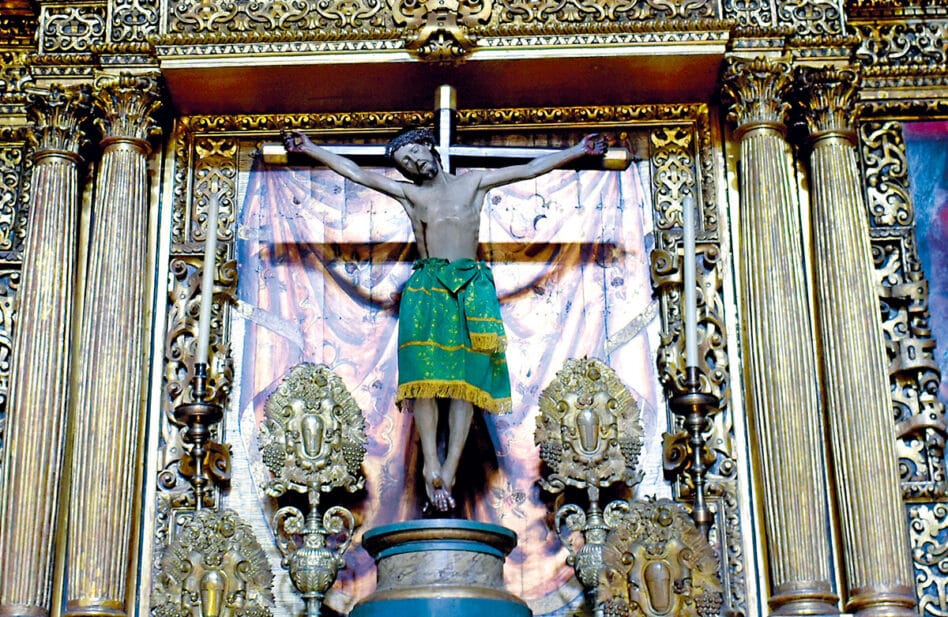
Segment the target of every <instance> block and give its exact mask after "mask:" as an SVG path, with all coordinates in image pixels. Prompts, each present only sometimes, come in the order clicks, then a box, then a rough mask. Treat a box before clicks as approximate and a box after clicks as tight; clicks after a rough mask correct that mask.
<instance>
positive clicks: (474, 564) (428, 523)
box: [349, 519, 532, 617]
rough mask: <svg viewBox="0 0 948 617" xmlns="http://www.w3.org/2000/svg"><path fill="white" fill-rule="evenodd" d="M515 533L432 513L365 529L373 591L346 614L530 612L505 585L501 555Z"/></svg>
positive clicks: (424, 616) (519, 615) (428, 616)
mask: <svg viewBox="0 0 948 617" xmlns="http://www.w3.org/2000/svg"><path fill="white" fill-rule="evenodd" d="M516 545H517V534H515V533H514V532H512V531H510V530H509V529H506V528H504V527H499V526H497V525H488V524H486V523H477V522H474V521H466V520H456V519H432V520H421V521H409V522H407V523H398V524H395V525H385V526H383V527H376V528H375V529H372V530H370V531H367V532H366V533H365V535H364V536H363V537H362V546H363V547H365V549H366V550H367V551H369V553H370V554H371V555H372V557H373V558H374V559H375V563H376V565H377V566H378V586H377V587H376V590H375V592H374V593H373V594H372V595H370V596H368V597H367V598H365V599H364V600H362V601H361V602H359V603H358V604H357V605H356V607H355V608H354V609H353V610H352V612H351V613H350V614H349V615H350V617H383V616H384V617H409V616H410V617H434V616H435V615H437V616H439V617H444V616H445V615H447V616H450V617H474V616H479V617H483V616H484V615H490V616H491V617H530V616H531V615H532V613H531V612H530V609H529V608H527V605H526V604H525V603H524V602H523V601H522V600H520V598H518V597H516V596H514V595H513V594H511V593H509V592H508V591H507V590H506V589H504V558H505V557H506V556H507V554H508V553H509V552H510V551H511V550H512V549H513V548H514V547H515V546H516Z"/></svg>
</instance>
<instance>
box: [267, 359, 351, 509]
mask: <svg viewBox="0 0 948 617" xmlns="http://www.w3.org/2000/svg"><path fill="white" fill-rule="evenodd" d="M264 414H265V415H266V418H265V420H264V422H263V427H262V428H261V431H260V437H259V447H260V451H261V452H262V453H263V462H264V464H265V465H266V466H267V468H268V469H269V470H270V472H271V473H272V474H273V475H274V479H273V480H271V481H270V482H269V483H268V484H267V494H269V495H271V496H273V497H279V496H280V495H282V494H283V493H285V492H286V491H287V490H294V491H297V492H299V493H307V492H309V491H311V490H312V491H318V492H324V493H325V492H329V491H331V490H333V489H335V488H345V489H346V490H347V491H349V492H355V491H357V490H359V489H361V488H362V487H363V486H364V484H365V478H364V477H363V476H362V459H363V458H364V457H365V420H364V418H363V416H362V410H361V409H359V406H358V404H357V403H356V402H355V399H353V398H352V395H351V394H349V391H348V390H347V389H346V385H345V383H343V381H342V379H341V378H340V377H339V376H338V375H336V374H335V373H333V372H332V370H331V369H330V368H329V367H328V366H326V365H322V364H321V365H318V366H317V365H315V364H309V363H305V364H298V365H296V366H295V367H293V368H292V369H290V371H289V373H287V375H286V377H284V378H283V381H282V382H281V383H280V385H279V386H278V387H277V389H276V391H274V393H273V394H271V395H270V398H269V399H267V404H266V406H265V407H264Z"/></svg>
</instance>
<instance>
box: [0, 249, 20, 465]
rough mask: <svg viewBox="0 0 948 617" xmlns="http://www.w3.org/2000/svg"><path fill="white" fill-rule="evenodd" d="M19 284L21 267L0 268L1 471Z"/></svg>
mask: <svg viewBox="0 0 948 617" xmlns="http://www.w3.org/2000/svg"><path fill="white" fill-rule="evenodd" d="M19 285H20V270H19V269H15V268H0V472H2V470H3V468H2V464H3V456H2V454H3V446H4V443H3V439H4V428H5V425H6V420H7V403H8V402H9V398H8V397H9V394H10V362H11V360H12V359H13V316H14V310H13V306H14V304H15V301H16V290H17V287H19Z"/></svg>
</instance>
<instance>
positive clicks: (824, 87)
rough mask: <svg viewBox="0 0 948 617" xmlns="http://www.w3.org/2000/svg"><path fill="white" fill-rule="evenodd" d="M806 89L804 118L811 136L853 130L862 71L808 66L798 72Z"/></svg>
mask: <svg viewBox="0 0 948 617" xmlns="http://www.w3.org/2000/svg"><path fill="white" fill-rule="evenodd" d="M796 81H797V85H798V89H799V91H800V92H801V93H804V98H805V99H806V100H805V104H804V108H805V118H806V121H807V125H808V126H809V129H810V135H811V137H814V138H815V137H818V136H819V135H820V134H823V133H827V132H841V133H846V134H852V124H853V123H852V113H853V107H854V104H855V102H856V94H857V91H858V88H859V74H858V73H856V71H853V70H850V69H844V70H840V69H833V68H824V69H806V68H802V67H801V68H799V69H798V70H797V72H796Z"/></svg>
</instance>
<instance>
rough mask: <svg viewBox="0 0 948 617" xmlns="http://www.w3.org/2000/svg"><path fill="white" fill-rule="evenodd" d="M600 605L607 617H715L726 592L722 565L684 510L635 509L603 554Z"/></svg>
mask: <svg viewBox="0 0 948 617" xmlns="http://www.w3.org/2000/svg"><path fill="white" fill-rule="evenodd" d="M602 560H603V570H602V573H601V574H600V579H599V602H600V604H601V605H602V607H603V611H604V614H605V615H606V616H607V617H632V616H634V615H641V616H644V617H653V616H654V617H658V616H660V615H681V616H682V617H715V616H716V615H718V614H719V613H720V611H721V606H722V604H723V592H724V588H723V587H722V585H721V581H720V579H719V578H718V575H717V568H718V565H717V559H715V555H714V551H713V550H712V548H711V546H710V545H709V544H708V542H707V540H705V539H704V537H703V536H702V535H701V533H700V532H699V531H698V529H697V528H696V527H695V524H694V522H692V520H691V518H690V517H689V516H688V514H686V513H685V512H684V511H683V510H682V507H681V506H680V505H679V504H677V503H675V502H673V501H670V500H664V499H663V500H658V501H651V500H649V501H639V502H635V503H632V504H630V505H629V509H628V511H627V512H625V513H622V514H621V515H620V516H619V517H618V520H617V521H616V525H615V527H614V528H613V529H612V531H610V532H609V536H608V538H607V539H606V545H605V546H604V547H603V549H602Z"/></svg>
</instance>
